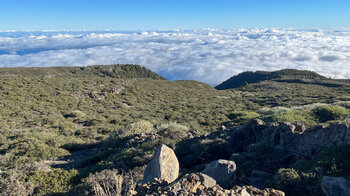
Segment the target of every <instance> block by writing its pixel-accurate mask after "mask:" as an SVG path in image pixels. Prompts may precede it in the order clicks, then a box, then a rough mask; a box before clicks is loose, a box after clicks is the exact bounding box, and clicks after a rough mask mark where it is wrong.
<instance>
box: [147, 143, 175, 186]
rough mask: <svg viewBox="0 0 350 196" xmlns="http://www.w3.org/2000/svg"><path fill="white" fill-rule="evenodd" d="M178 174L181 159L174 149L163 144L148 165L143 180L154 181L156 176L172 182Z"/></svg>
mask: <svg viewBox="0 0 350 196" xmlns="http://www.w3.org/2000/svg"><path fill="white" fill-rule="evenodd" d="M178 176H179V161H178V160H177V158H176V155H175V153H174V151H173V150H172V149H171V148H169V147H167V146H165V145H161V146H160V147H158V149H157V150H156V151H155V153H154V155H153V158H152V160H151V161H150V162H149V163H148V165H147V167H146V170H145V173H144V177H143V182H152V181H153V180H154V179H155V178H158V179H161V180H164V181H166V182H168V183H170V182H173V181H174V180H176V179H177V178H178Z"/></svg>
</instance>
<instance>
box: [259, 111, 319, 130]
mask: <svg viewBox="0 0 350 196" xmlns="http://www.w3.org/2000/svg"><path fill="white" fill-rule="evenodd" d="M263 120H264V121H266V122H302V123H304V124H305V125H306V126H307V127H310V126H313V125H315V124H316V121H315V118H314V117H313V116H312V113H311V112H309V111H300V110H286V111H283V112H277V113H274V114H271V115H267V116H264V117H263Z"/></svg>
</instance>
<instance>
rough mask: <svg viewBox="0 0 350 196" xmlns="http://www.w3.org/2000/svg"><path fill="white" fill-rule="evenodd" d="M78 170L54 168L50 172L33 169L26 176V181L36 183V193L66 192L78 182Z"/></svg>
mask: <svg viewBox="0 0 350 196" xmlns="http://www.w3.org/2000/svg"><path fill="white" fill-rule="evenodd" d="M78 174H79V173H78V171H77V170H74V169H73V170H69V171H67V170H64V169H53V170H52V171H50V172H45V171H40V170H36V171H32V172H30V173H29V174H27V175H25V176H24V179H25V180H26V181H30V182H32V183H33V184H35V185H36V188H35V189H34V195H49V194H55V193H66V192H68V191H69V190H70V189H71V188H72V187H73V185H74V184H77V182H78Z"/></svg>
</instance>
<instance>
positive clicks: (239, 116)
mask: <svg viewBox="0 0 350 196" xmlns="http://www.w3.org/2000/svg"><path fill="white" fill-rule="evenodd" d="M259 116H260V115H259V114H258V113H256V112H253V111H237V112H233V113H231V114H230V115H229V116H228V118H229V119H230V120H231V121H232V122H234V123H237V124H243V123H245V122H247V121H248V120H250V119H252V118H257V117H259Z"/></svg>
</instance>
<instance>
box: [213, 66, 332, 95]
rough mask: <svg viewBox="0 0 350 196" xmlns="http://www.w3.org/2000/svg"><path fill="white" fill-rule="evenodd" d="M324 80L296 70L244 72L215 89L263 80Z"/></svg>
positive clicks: (312, 74) (311, 73)
mask: <svg viewBox="0 0 350 196" xmlns="http://www.w3.org/2000/svg"><path fill="white" fill-rule="evenodd" d="M278 79H280V80H281V79H283V80H286V81H287V80H289V81H291V80H298V79H299V80H305V79H306V80H325V79H327V78H326V77H324V76H322V75H320V74H318V73H316V72H313V71H308V70H297V69H282V70H279V71H272V72H268V71H255V72H252V71H246V72H242V73H240V74H238V75H236V76H233V77H231V78H229V79H228V80H226V81H224V82H222V83H221V84H219V85H217V86H216V87H215V88H216V89H218V90H224V89H230V88H239V87H242V86H244V85H246V84H251V83H258V82H261V81H265V80H278Z"/></svg>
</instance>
